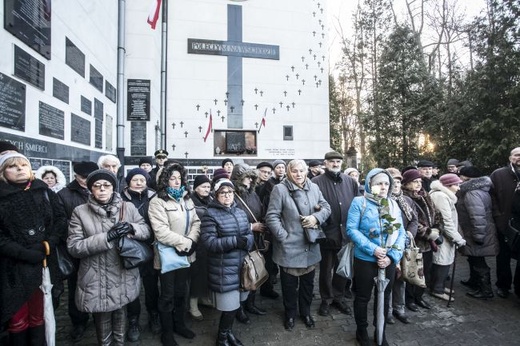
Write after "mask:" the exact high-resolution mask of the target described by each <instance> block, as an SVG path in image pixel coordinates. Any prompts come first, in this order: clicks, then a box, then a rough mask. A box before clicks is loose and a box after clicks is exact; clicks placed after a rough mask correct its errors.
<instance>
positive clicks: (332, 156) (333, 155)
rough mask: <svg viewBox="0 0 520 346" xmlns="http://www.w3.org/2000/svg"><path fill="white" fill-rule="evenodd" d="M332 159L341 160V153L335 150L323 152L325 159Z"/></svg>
mask: <svg viewBox="0 0 520 346" xmlns="http://www.w3.org/2000/svg"><path fill="white" fill-rule="evenodd" d="M334 159H339V160H343V155H341V154H340V153H338V152H337V151H329V152H328V153H326V154H325V160H334Z"/></svg>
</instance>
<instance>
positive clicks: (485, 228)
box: [457, 177, 499, 257]
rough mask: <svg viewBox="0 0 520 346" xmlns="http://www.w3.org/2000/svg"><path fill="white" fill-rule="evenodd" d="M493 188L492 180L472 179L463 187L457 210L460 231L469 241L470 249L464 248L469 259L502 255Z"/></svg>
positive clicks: (463, 251)
mask: <svg viewBox="0 0 520 346" xmlns="http://www.w3.org/2000/svg"><path fill="white" fill-rule="evenodd" d="M492 186H493V183H492V182H491V179H490V178H489V177H480V178H474V179H470V180H468V181H466V182H464V183H462V184H461V185H460V190H459V192H458V193H457V195H458V197H459V200H458V202H457V211H458V213H459V223H460V228H461V230H462V233H463V234H464V239H466V246H465V247H464V248H463V249H462V253H463V254H464V255H465V256H479V257H480V256H484V257H485V256H496V255H497V254H498V250H499V245H498V238H497V231H496V228H495V222H494V220H493V215H492V209H491V203H492V202H491V196H490V194H489V191H490V189H491V187H492ZM475 241H477V242H479V243H481V244H477V243H475Z"/></svg>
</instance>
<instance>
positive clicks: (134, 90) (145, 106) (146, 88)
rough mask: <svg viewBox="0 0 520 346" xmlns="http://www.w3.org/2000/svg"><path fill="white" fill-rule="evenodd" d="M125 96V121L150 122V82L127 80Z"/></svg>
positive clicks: (146, 80) (145, 80)
mask: <svg viewBox="0 0 520 346" xmlns="http://www.w3.org/2000/svg"><path fill="white" fill-rule="evenodd" d="M127 94H128V95H127V120H128V121H135V120H146V121H150V80H149V79H129V80H128V91H127Z"/></svg>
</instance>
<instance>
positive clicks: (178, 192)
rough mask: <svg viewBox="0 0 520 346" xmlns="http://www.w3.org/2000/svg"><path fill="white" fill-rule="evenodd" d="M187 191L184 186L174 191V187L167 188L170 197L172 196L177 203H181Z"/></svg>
mask: <svg viewBox="0 0 520 346" xmlns="http://www.w3.org/2000/svg"><path fill="white" fill-rule="evenodd" d="M185 190H186V189H185V188H184V185H183V186H181V188H180V189H174V188H173V187H170V186H168V187H167V188H166V193H167V194H168V196H170V197H171V198H173V199H174V200H176V201H177V202H180V201H181V199H182V197H183V196H184V191H185Z"/></svg>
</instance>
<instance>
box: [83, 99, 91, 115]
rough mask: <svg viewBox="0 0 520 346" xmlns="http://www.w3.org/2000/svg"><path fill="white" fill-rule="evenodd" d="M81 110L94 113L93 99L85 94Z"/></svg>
mask: <svg viewBox="0 0 520 346" xmlns="http://www.w3.org/2000/svg"><path fill="white" fill-rule="evenodd" d="M81 111H82V112H83V113H87V114H88V115H92V101H90V100H89V99H88V98H86V97H85V96H83V95H81Z"/></svg>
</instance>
